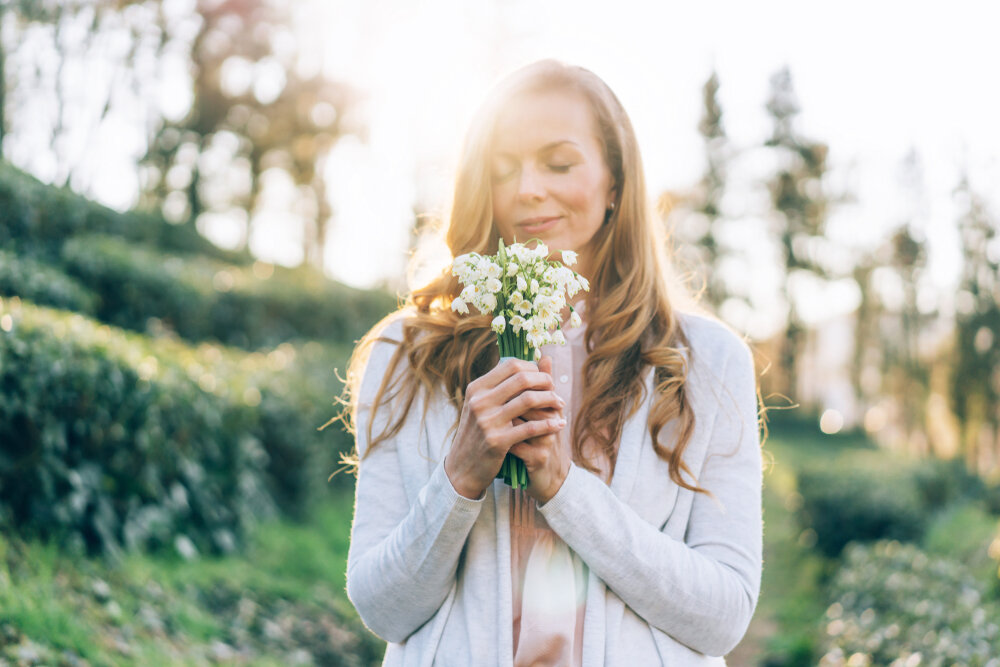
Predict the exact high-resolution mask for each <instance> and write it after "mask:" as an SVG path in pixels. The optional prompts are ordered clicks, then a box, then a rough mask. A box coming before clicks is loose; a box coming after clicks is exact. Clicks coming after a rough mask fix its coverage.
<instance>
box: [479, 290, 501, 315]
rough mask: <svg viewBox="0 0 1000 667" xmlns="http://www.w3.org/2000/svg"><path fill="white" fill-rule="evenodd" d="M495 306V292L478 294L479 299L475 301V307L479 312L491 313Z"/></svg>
mask: <svg viewBox="0 0 1000 667" xmlns="http://www.w3.org/2000/svg"><path fill="white" fill-rule="evenodd" d="M496 307H497V296H496V294H490V293H489V292H487V293H486V294H483V295H482V296H480V297H479V300H478V301H477V302H476V308H478V309H479V312H481V313H482V314H483V315H492V314H493V311H494V310H496Z"/></svg>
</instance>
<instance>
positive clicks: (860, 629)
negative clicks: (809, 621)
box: [820, 541, 1000, 667]
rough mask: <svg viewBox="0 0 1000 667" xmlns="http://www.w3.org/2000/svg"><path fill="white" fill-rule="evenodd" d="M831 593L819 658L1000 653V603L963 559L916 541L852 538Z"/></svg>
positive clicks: (986, 660)
mask: <svg viewBox="0 0 1000 667" xmlns="http://www.w3.org/2000/svg"><path fill="white" fill-rule="evenodd" d="M829 599H830V600H831V604H830V606H829V608H828V609H827V612H826V619H825V625H826V632H825V634H826V638H825V640H824V647H823V652H824V654H825V655H824V657H823V659H822V661H821V663H820V664H822V665H829V666H830V667H833V666H834V665H845V664H852V665H854V664H858V665H870V664H876V665H890V664H891V665H900V666H902V665H910V664H921V665H924V664H926V665H953V664H964V665H970V666H976V665H978V666H983V665H994V664H996V662H995V661H991V658H995V657H996V656H997V655H1000V624H998V619H1000V605H998V604H997V602H996V600H992V599H988V598H987V597H986V592H985V590H984V586H983V584H982V583H981V582H979V581H977V580H976V579H975V578H974V577H972V576H971V575H970V574H969V572H968V571H967V569H966V568H965V567H964V566H963V565H962V564H960V563H958V562H956V561H954V560H951V559H948V558H943V557H936V556H928V555H927V554H926V553H924V552H922V551H921V550H920V549H919V548H917V547H916V546H914V545H908V544H900V543H899V542H895V541H879V542H876V543H875V544H874V545H863V544H852V545H850V546H849V547H847V549H846V550H845V552H844V565H843V567H842V568H841V569H840V570H839V571H838V573H837V575H836V577H835V578H834V580H833V582H832V584H831V587H830V597H829ZM855 654H860V656H859V657H854V658H852V657H851V656H854V655H855ZM914 655H919V656H921V657H919V658H916V659H912V660H911V656H914ZM848 658H851V662H850V663H848V662H847V659H848Z"/></svg>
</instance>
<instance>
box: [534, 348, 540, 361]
mask: <svg viewBox="0 0 1000 667" xmlns="http://www.w3.org/2000/svg"><path fill="white" fill-rule="evenodd" d="M541 358H542V350H541V349H540V348H537V347H536V348H535V361H538V360H539V359H541Z"/></svg>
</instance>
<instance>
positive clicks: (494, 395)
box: [444, 359, 566, 499]
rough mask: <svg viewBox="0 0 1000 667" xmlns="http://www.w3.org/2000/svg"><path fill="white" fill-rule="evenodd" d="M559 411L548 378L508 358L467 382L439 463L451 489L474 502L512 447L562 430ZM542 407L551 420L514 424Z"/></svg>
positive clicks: (531, 366)
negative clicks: (459, 412)
mask: <svg viewBox="0 0 1000 667" xmlns="http://www.w3.org/2000/svg"><path fill="white" fill-rule="evenodd" d="M564 407H565V403H564V401H563V400H562V399H561V398H559V396H558V395H557V394H556V392H555V386H554V385H553V383H552V376H551V375H550V374H548V373H545V372H542V371H540V370H539V369H538V366H537V365H536V364H535V363H534V362H531V361H521V360H520V359H508V360H506V361H504V362H503V363H501V364H499V365H497V367H496V368H494V369H493V370H491V371H490V372H489V373H486V374H485V375H483V376H482V377H480V378H477V379H475V380H473V381H472V382H470V383H469V386H468V387H467V388H466V390H465V403H464V404H463V405H462V415H461V417H460V418H459V421H458V432H457V433H456V434H455V442H454V444H453V445H452V448H451V451H450V452H448V455H447V457H446V458H445V462H444V466H445V472H446V473H447V474H448V479H449V480H451V484H452V486H453V487H455V490H456V491H457V492H458V493H459V494H461V495H463V496H465V497H466V498H473V499H478V498H480V497H481V496H482V495H483V493H484V492H485V491H486V489H487V487H489V485H490V484H492V483H493V480H494V479H496V476H497V473H498V472H499V471H500V466H501V465H502V464H503V459H504V456H506V455H507V451H508V450H509V449H510V448H511V447H512V446H513V445H515V444H517V443H519V442H523V441H525V440H528V439H529V438H534V437H537V436H540V435H546V434H548V433H555V432H558V431H559V430H561V429H562V428H563V427H564V426H566V420H565V419H563V416H562V415H563V412H562V410H563V408H564ZM545 408H550V409H553V410H555V411H556V413H555V416H553V417H551V418H549V419H532V420H529V421H525V422H521V423H518V424H514V419H515V418H517V417H520V416H521V415H524V414H527V413H529V412H532V411H534V410H538V409H545Z"/></svg>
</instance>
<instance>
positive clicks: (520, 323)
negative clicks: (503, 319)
mask: <svg viewBox="0 0 1000 667" xmlns="http://www.w3.org/2000/svg"><path fill="white" fill-rule="evenodd" d="M510 326H511V328H513V329H514V333H521V329H523V328H524V318H523V317H521V316H520V315H515V316H514V317H512V318H510Z"/></svg>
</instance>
